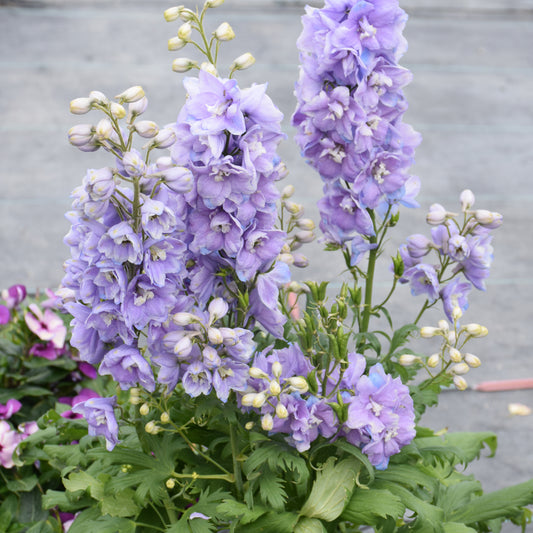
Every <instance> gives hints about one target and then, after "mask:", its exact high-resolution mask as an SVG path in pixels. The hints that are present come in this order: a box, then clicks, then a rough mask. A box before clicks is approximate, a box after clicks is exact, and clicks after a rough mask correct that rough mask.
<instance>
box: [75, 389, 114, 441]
mask: <svg viewBox="0 0 533 533" xmlns="http://www.w3.org/2000/svg"><path fill="white" fill-rule="evenodd" d="M116 404H117V399H116V396H112V397H111V398H90V399H89V400H86V401H83V402H80V403H77V404H76V405H75V406H74V407H73V408H72V411H73V412H74V413H80V414H82V415H83V417H84V418H85V420H87V423H88V425H89V435H91V436H93V437H95V436H98V435H103V436H104V437H105V440H106V448H107V449H108V451H111V450H112V449H113V448H114V447H115V446H116V445H117V444H118V442H119V441H118V423H117V419H116V418H115V410H114V407H115V406H116Z"/></svg>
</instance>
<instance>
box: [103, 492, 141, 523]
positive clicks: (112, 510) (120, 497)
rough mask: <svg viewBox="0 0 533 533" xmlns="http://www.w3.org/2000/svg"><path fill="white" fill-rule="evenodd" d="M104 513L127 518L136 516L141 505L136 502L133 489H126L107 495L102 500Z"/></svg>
mask: <svg viewBox="0 0 533 533" xmlns="http://www.w3.org/2000/svg"><path fill="white" fill-rule="evenodd" d="M100 508H101V509H102V514H108V515H109V516H117V517H120V518H127V517H128V516H136V515H137V514H138V513H139V512H140V510H141V509H140V507H139V506H138V505H137V503H136V502H135V492H134V491H133V490H124V491H122V492H119V493H117V494H110V495H106V497H105V498H104V499H103V500H102V501H101V502H100Z"/></svg>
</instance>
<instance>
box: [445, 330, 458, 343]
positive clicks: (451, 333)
mask: <svg viewBox="0 0 533 533" xmlns="http://www.w3.org/2000/svg"><path fill="white" fill-rule="evenodd" d="M455 340H456V335H455V331H454V330H450V331H448V333H447V334H446V342H447V343H448V344H449V345H450V346H453V345H455Z"/></svg>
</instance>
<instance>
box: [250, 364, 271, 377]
mask: <svg viewBox="0 0 533 533" xmlns="http://www.w3.org/2000/svg"><path fill="white" fill-rule="evenodd" d="M248 373H249V374H250V377H252V378H255V379H268V374H267V373H266V372H263V371H262V370H261V369H260V368H258V367H256V366H252V367H251V368H250V370H248Z"/></svg>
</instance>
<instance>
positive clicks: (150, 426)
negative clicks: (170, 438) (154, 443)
mask: <svg viewBox="0 0 533 533" xmlns="http://www.w3.org/2000/svg"><path fill="white" fill-rule="evenodd" d="M144 431H146V433H149V434H150V435H157V434H158V433H159V432H160V431H161V428H160V427H159V426H157V425H156V423H155V422H154V421H153V420H150V422H148V423H147V424H146V425H145V426H144Z"/></svg>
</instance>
